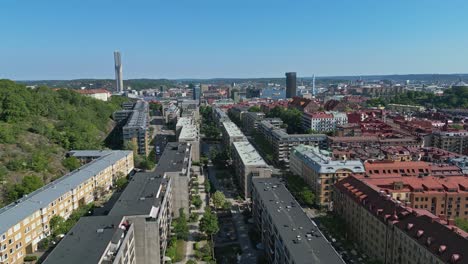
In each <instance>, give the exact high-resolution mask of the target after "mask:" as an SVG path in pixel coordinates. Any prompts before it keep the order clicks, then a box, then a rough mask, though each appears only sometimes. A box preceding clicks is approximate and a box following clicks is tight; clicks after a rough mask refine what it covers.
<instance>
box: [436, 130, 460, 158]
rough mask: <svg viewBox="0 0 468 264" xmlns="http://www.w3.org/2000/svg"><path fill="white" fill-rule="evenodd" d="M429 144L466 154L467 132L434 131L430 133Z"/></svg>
mask: <svg viewBox="0 0 468 264" xmlns="http://www.w3.org/2000/svg"><path fill="white" fill-rule="evenodd" d="M431 146H432V147H436V148H440V149H445V150H448V151H451V152H455V153H458V154H463V155H468V132H467V131H461V132H445V131H438V132H434V133H433V134H432V140H431Z"/></svg>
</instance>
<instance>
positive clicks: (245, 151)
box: [232, 141, 268, 168]
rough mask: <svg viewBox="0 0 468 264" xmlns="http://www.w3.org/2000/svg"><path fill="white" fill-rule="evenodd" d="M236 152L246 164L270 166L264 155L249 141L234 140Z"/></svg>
mask: <svg viewBox="0 0 468 264" xmlns="http://www.w3.org/2000/svg"><path fill="white" fill-rule="evenodd" d="M232 144H233V146H234V148H235V149H236V152H237V153H238V154H239V156H240V158H241V159H242V162H243V163H244V165H245V166H264V167H265V168H266V167H268V165H267V164H266V162H265V161H264V160H263V158H262V156H260V154H258V152H257V150H256V149H255V148H254V146H252V144H250V142H248V141H241V142H233V143H232Z"/></svg>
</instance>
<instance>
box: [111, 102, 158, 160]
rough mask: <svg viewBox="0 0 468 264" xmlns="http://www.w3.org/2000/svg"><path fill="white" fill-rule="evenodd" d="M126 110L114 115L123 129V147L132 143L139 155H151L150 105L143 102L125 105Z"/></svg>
mask: <svg viewBox="0 0 468 264" xmlns="http://www.w3.org/2000/svg"><path fill="white" fill-rule="evenodd" d="M123 108H124V110H120V111H116V112H114V113H113V119H114V120H115V121H116V122H117V123H118V125H119V126H121V127H122V141H123V145H125V144H128V143H131V144H132V145H133V146H134V147H135V148H136V151H137V153H138V154H140V155H145V156H147V155H148V154H149V141H150V140H149V104H148V103H147V102H145V101H143V100H139V101H137V102H135V103H131V104H128V103H125V104H124V105H123Z"/></svg>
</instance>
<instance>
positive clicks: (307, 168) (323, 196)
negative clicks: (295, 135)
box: [290, 145, 364, 210]
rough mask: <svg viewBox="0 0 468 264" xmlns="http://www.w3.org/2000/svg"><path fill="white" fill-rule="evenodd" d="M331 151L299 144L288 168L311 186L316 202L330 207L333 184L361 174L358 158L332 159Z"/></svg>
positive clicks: (362, 167) (361, 165) (362, 169)
mask: <svg viewBox="0 0 468 264" xmlns="http://www.w3.org/2000/svg"><path fill="white" fill-rule="evenodd" d="M331 156H332V155H331V153H330V152H328V151H326V150H321V149H319V148H318V147H314V146H307V145H299V146H297V147H294V149H293V152H292V154H291V162H290V170H291V172H292V173H293V174H295V175H298V176H299V177H301V178H302V179H304V181H305V182H306V183H307V184H308V185H309V186H311V187H312V190H313V191H314V193H315V199H316V203H317V205H319V206H322V207H328V208H329V209H330V210H331V209H332V206H333V204H332V202H331V198H332V192H333V190H332V189H333V188H332V187H333V184H335V183H336V182H338V181H340V180H342V179H344V178H346V177H347V176H349V175H351V174H357V175H363V174H364V166H363V164H362V162H361V161H359V160H346V159H343V160H333V159H332V157H331Z"/></svg>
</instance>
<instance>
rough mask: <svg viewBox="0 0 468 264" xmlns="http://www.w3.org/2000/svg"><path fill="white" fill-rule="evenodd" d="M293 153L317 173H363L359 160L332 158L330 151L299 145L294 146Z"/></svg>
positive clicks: (362, 166)
mask: <svg viewBox="0 0 468 264" xmlns="http://www.w3.org/2000/svg"><path fill="white" fill-rule="evenodd" d="M293 155H295V156H296V157H298V158H300V159H301V160H302V161H304V162H305V163H307V164H308V165H309V166H310V167H311V168H313V169H314V170H315V171H317V172H318V173H336V171H338V170H348V171H351V172H353V173H364V165H363V164H362V162H361V161H359V160H333V159H332V158H331V153H330V152H328V151H326V150H321V149H319V148H317V147H314V146H309V145H299V146H296V147H294V150H293Z"/></svg>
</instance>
